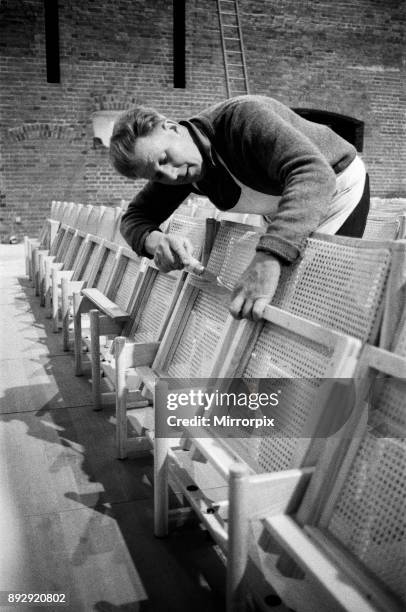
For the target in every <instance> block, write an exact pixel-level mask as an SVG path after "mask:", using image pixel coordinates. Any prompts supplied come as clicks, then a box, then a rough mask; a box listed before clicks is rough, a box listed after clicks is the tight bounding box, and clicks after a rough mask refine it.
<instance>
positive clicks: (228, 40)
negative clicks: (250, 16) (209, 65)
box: [217, 0, 249, 98]
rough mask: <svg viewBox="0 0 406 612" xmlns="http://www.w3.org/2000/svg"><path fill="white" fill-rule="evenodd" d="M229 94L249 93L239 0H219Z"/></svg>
mask: <svg viewBox="0 0 406 612" xmlns="http://www.w3.org/2000/svg"><path fill="white" fill-rule="evenodd" d="M217 9H218V16H219V24H220V35H221V46H222V49H223V59H224V70H225V73H226V85H227V96H228V97H229V98H230V97H232V96H239V95H243V94H248V93H249V87H248V76H247V65H246V62H245V54H244V44H243V39H242V32H241V25H240V15H239V11H238V0H217Z"/></svg>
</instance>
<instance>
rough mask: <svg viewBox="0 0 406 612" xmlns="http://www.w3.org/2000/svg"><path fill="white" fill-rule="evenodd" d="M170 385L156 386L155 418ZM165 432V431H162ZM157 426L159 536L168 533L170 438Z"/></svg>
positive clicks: (156, 518) (156, 517)
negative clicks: (164, 435) (159, 432)
mask: <svg viewBox="0 0 406 612" xmlns="http://www.w3.org/2000/svg"><path fill="white" fill-rule="evenodd" d="M167 391H168V385H167V384H166V383H164V382H162V381H161V382H159V383H158V384H157V385H156V386H155V393H154V410H155V418H156V415H157V414H158V412H159V411H160V410H163V409H164V406H165V405H166V397H167V394H168V393H167ZM161 433H163V432H161ZM157 434H158V432H157V427H155V441H154V534H155V536H156V537H157V538H163V537H165V536H167V535H168V513H169V499H168V497H169V491H168V475H169V466H168V451H169V447H170V439H169V438H165V437H163V435H159V434H158V435H157Z"/></svg>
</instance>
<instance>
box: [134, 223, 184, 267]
mask: <svg viewBox="0 0 406 612" xmlns="http://www.w3.org/2000/svg"><path fill="white" fill-rule="evenodd" d="M145 250H146V251H147V253H149V254H150V255H153V256H154V263H155V265H156V266H157V267H158V269H159V270H160V271H161V272H170V271H171V270H181V269H182V268H184V267H185V266H188V265H189V264H191V263H192V261H193V245H192V243H191V242H190V240H189V239H188V238H186V237H184V236H178V235H177V234H163V233H162V232H157V231H154V232H151V233H150V234H149V235H148V236H147V238H146V240H145Z"/></svg>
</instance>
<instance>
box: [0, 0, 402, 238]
mask: <svg viewBox="0 0 406 612" xmlns="http://www.w3.org/2000/svg"><path fill="white" fill-rule="evenodd" d="M59 7H60V8H59V20H60V23H59V30H60V54H61V83H60V84H49V83H47V82H46V66H45V35H44V13H43V2H42V0H25V1H24V2H13V1H12V0H4V1H2V2H1V4H0V74H1V77H0V78H1V82H0V129H1V137H2V148H1V151H0V238H1V237H2V238H3V239H7V237H8V236H9V235H10V233H17V234H18V235H20V236H21V235H22V234H23V233H24V232H26V231H28V232H29V233H30V234H34V233H36V232H37V231H38V229H39V227H40V224H41V219H42V218H43V216H44V214H45V212H46V210H47V209H49V206H50V202H51V200H52V199H59V200H61V199H65V200H74V201H81V202H86V203H88V202H92V203H95V202H98V203H100V204H108V203H112V204H116V203H119V202H120V200H121V199H125V200H128V199H130V198H131V197H132V196H133V194H134V193H135V191H136V190H137V189H138V188H139V187H140V183H134V182H132V181H127V180H125V179H123V178H121V177H120V176H118V175H117V174H116V173H115V172H113V170H112V169H111V167H110V165H109V161H108V155H107V152H106V149H101V148H94V147H93V138H92V136H93V135H92V128H91V114H92V113H93V112H94V111H95V110H98V109H100V108H107V109H111V108H120V107H122V108H128V107H129V106H131V105H132V104H133V103H134V102H144V103H148V104H151V105H155V106H157V107H158V108H159V109H160V110H162V111H163V112H165V113H167V114H168V115H171V116H173V117H174V118H180V117H182V116H187V115H189V114H192V113H194V112H197V111H199V110H200V109H201V108H204V107H205V106H206V105H207V104H211V103H213V102H216V101H219V100H221V99H223V98H224V97H225V95H226V90H225V82H224V70H223V62H222V55H221V44H220V36H219V27H218V18H217V13H216V3H215V2H214V0H188V2H187V3H186V28H187V33H186V47H187V57H186V80H187V88H186V89H184V90H182V89H174V88H173V84H172V3H171V2H170V1H169V0H154V2H151V1H147V0H120V1H113V0H112V1H108V0H94V1H92V0H89V1H88V2H81V1H80V0H59ZM399 7H400V3H398V2H395V1H394V0H388V1H387V2H385V3H382V2H378V1H377V0H358V1H357V2H355V1H354V0H353V1H346V0H344V1H343V2H341V3H332V2H330V1H327V0H325V1H321V0H311V1H308V2H306V1H303V2H299V1H298V0H296V1H293V0H279V1H278V2H276V0H240V11H241V21H242V28H243V34H244V40H245V45H246V55H247V63H248V70H249V75H250V84H251V90H252V91H253V92H256V93H268V94H270V95H273V96H275V97H277V98H278V99H280V100H282V101H284V102H286V103H287V104H290V105H292V106H303V107H316V108H321V109H326V110H330V111H334V112H339V113H344V114H348V115H352V116H354V117H356V118H357V119H361V120H363V121H365V146H364V157H365V160H366V162H367V164H368V167H369V170H370V173H371V180H372V188H373V191H374V194H375V195H376V196H378V197H381V198H382V197H400V196H404V195H405V185H404V183H403V184H402V176H404V167H405V165H406V164H405V161H406V160H405V149H404V144H403V143H404V134H403V135H402V133H401V125H402V114H401V113H402V110H404V98H403V100H402V98H401V95H400V72H399V70H400V62H401V35H402V27H403V26H404V15H402V14H401V13H400V8H399ZM402 104H403V109H402ZM16 216H20V217H21V221H22V223H21V225H15V218H16Z"/></svg>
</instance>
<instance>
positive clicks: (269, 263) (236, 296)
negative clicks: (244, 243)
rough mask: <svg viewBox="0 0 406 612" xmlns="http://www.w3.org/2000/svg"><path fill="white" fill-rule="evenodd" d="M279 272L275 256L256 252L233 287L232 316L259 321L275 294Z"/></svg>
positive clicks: (279, 265)
mask: <svg viewBox="0 0 406 612" xmlns="http://www.w3.org/2000/svg"><path fill="white" fill-rule="evenodd" d="M280 274H281V264H280V262H279V260H278V259H277V258H276V257H273V255H270V254H268V253H263V252H257V253H256V254H255V255H254V258H253V260H252V261H251V263H250V265H249V266H248V268H247V269H246V270H245V272H244V273H243V275H242V276H241V278H240V280H239V282H238V283H237V285H236V286H235V288H234V291H233V294H232V298H231V304H230V312H231V314H232V315H233V317H235V318H236V319H253V320H254V321H259V319H260V318H261V317H262V315H263V312H264V310H265V306H266V305H267V304H269V303H270V302H271V300H272V298H273V296H274V294H275V291H276V288H277V286H278V282H279V277H280Z"/></svg>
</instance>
